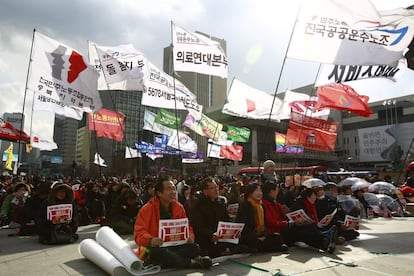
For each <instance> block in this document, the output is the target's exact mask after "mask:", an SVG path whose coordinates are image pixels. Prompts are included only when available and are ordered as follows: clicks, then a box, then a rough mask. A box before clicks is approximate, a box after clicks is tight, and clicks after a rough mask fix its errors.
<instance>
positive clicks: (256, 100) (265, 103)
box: [222, 78, 282, 122]
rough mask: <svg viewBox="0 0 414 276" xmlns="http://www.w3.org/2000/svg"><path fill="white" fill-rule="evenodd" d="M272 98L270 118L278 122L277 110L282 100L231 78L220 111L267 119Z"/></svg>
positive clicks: (249, 117) (244, 116)
mask: <svg viewBox="0 0 414 276" xmlns="http://www.w3.org/2000/svg"><path fill="white" fill-rule="evenodd" d="M273 99H274V104H273V109H272V116H271V118H270V120H273V121H276V122H279V121H280V118H279V110H280V108H281V106H282V101H281V100H280V99H279V98H277V97H274V96H272V95H270V94H268V93H266V92H263V91H261V90H258V89H256V88H253V87H251V86H248V85H247V84H245V83H243V82H241V81H239V80H237V79H236V78H234V79H233V82H232V84H231V86H230V91H229V94H228V95H227V103H226V104H225V105H224V107H223V110H222V112H223V113H225V114H229V115H232V116H236V117H242V118H248V119H259V120H268V119H269V115H270V110H271V108H272V103H273Z"/></svg>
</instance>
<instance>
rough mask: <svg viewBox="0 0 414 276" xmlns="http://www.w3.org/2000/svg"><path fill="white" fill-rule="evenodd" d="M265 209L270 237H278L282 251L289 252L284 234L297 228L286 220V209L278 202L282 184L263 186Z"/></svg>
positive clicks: (266, 184)
mask: <svg viewBox="0 0 414 276" xmlns="http://www.w3.org/2000/svg"><path fill="white" fill-rule="evenodd" d="M262 187H263V207H264V211H265V218H266V219H265V220H266V229H267V234H268V235H278V236H279V240H280V242H281V244H280V248H279V249H280V251H287V250H288V249H289V248H288V246H287V245H286V244H284V243H283V242H284V241H283V236H282V232H283V231H285V229H291V228H292V227H294V226H295V224H294V222H292V221H288V219H287V218H286V212H285V208H284V207H283V205H282V204H280V203H279V202H277V198H278V194H279V192H280V184H276V183H274V182H271V181H267V182H265V183H264V184H263V186H262Z"/></svg>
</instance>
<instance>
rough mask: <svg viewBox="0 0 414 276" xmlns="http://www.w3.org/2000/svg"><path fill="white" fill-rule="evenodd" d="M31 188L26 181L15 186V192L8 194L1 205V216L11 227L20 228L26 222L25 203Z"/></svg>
mask: <svg viewBox="0 0 414 276" xmlns="http://www.w3.org/2000/svg"><path fill="white" fill-rule="evenodd" d="M29 193H30V188H29V186H28V185H26V184H25V183H24V182H17V183H15V184H14V186H13V193H12V194H9V195H7V196H6V198H5V199H4V201H3V204H2V205H1V212H0V217H2V218H3V219H4V220H6V221H8V223H9V225H8V226H9V228H13V229H15V228H20V227H21V226H22V225H23V223H24V213H23V210H24V205H25V203H26V200H27V199H28V198H29Z"/></svg>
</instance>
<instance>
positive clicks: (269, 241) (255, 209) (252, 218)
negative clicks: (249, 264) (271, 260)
mask: <svg viewBox="0 0 414 276" xmlns="http://www.w3.org/2000/svg"><path fill="white" fill-rule="evenodd" d="M262 197H263V193H262V188H261V187H260V185H259V184H258V183H251V184H249V185H247V186H245V190H244V200H243V202H241V203H240V206H239V209H238V211H237V217H236V222H239V223H244V224H245V225H244V228H243V231H242V234H241V238H240V244H243V245H246V246H247V247H248V248H250V249H251V251H253V252H254V251H259V252H277V251H280V250H281V247H280V236H279V235H273V234H271V235H269V234H268V233H267V232H266V218H265V212H264V209H263V205H262Z"/></svg>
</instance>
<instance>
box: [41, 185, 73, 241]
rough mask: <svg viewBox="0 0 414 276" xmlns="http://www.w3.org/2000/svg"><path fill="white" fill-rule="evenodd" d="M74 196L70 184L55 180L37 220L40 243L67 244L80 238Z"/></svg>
mask: <svg viewBox="0 0 414 276" xmlns="http://www.w3.org/2000/svg"><path fill="white" fill-rule="evenodd" d="M73 197H74V195H73V191H72V188H71V187H70V186H69V185H67V184H63V183H59V182H57V181H56V182H54V184H53V185H52V191H51V192H50V194H49V197H48V199H47V200H45V201H44V202H43V203H42V206H41V207H40V209H39V212H38V214H37V216H36V220H35V223H36V227H37V232H38V234H39V242H40V243H43V244H65V243H73V242H75V241H77V240H78V239H79V236H78V234H76V231H77V230H78V211H77V208H76V205H75V203H74V200H73Z"/></svg>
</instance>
